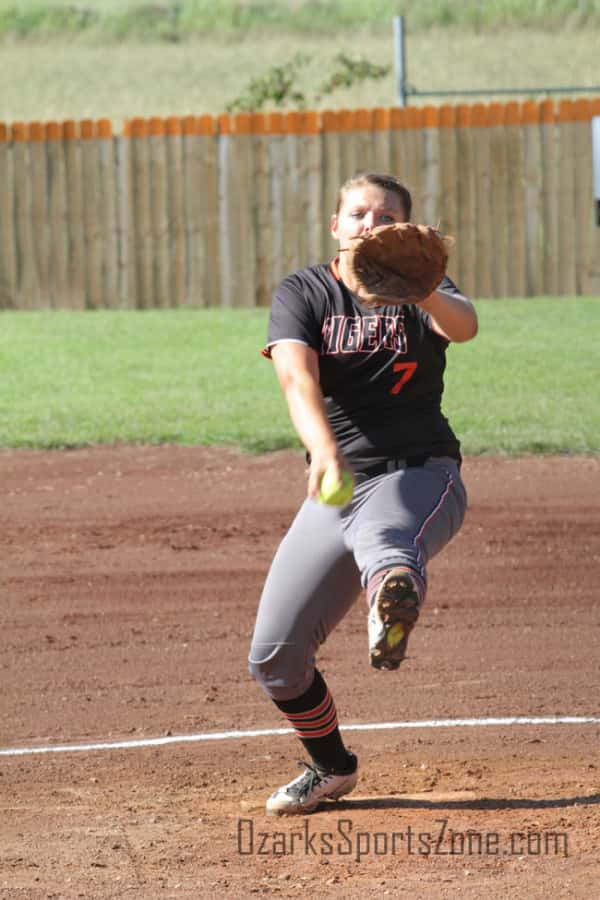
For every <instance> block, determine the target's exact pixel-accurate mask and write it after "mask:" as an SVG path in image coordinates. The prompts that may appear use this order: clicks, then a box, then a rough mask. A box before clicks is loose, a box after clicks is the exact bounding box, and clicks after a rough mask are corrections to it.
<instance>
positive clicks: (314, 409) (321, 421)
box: [284, 373, 337, 456]
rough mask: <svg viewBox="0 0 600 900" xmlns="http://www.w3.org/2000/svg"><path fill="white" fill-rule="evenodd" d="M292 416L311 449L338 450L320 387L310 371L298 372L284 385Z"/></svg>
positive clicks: (302, 438)
mask: <svg viewBox="0 0 600 900" xmlns="http://www.w3.org/2000/svg"><path fill="white" fill-rule="evenodd" d="M284 393H285V398H286V400H287V405H288V409H289V412H290V418H291V420H292V422H293V424H294V428H295V429H296V431H297V433H298V436H299V438H300V440H301V441H302V443H303V444H304V446H305V447H306V449H307V450H308V452H309V453H310V454H311V455H313V456H315V455H317V454H318V455H322V454H323V453H325V452H327V451H329V452H330V453H331V454H332V455H336V453H337V443H336V440H335V437H334V435H333V432H332V430H331V427H330V425H329V422H328V419H327V413H326V410H325V402H324V400H323V394H322V392H321V388H320V387H319V385H318V384H317V382H316V381H315V380H314V379H313V378H312V377H311V376H310V375H308V374H305V373H299V374H297V375H295V376H293V377H292V378H290V379H289V381H288V383H287V384H286V385H285V387H284Z"/></svg>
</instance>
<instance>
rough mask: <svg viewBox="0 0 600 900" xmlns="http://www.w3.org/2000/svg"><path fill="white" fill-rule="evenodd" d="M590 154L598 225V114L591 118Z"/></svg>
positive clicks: (599, 142)
mask: <svg viewBox="0 0 600 900" xmlns="http://www.w3.org/2000/svg"><path fill="white" fill-rule="evenodd" d="M592 154H593V167H594V203H595V206H596V225H600V116H594V117H593V118H592Z"/></svg>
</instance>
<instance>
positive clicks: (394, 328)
mask: <svg viewBox="0 0 600 900" xmlns="http://www.w3.org/2000/svg"><path fill="white" fill-rule="evenodd" d="M377 350H391V351H392V352H394V353H406V350H407V341H406V328H405V324H404V312H400V313H399V314H398V315H396V316H383V315H377V314H374V315H372V316H365V315H363V316H347V315H345V316H328V317H327V318H326V319H324V321H323V329H322V342H321V351H320V352H321V354H322V355H323V356H334V355H337V354H338V353H374V352H376V351H377Z"/></svg>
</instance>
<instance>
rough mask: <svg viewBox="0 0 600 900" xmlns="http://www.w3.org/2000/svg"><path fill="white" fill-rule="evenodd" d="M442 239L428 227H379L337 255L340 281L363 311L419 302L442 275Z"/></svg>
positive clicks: (444, 251)
mask: <svg viewBox="0 0 600 900" xmlns="http://www.w3.org/2000/svg"><path fill="white" fill-rule="evenodd" d="M446 240H447V239H445V238H443V237H442V235H441V234H440V233H439V231H437V230H436V229H435V228H430V227H429V226H427V225H414V224H413V223H412V222H399V223H396V224H395V225H380V226H378V227H377V228H374V229H373V230H372V231H371V232H369V234H367V235H365V236H360V237H357V238H353V239H352V241H351V243H350V245H349V246H348V247H345V248H343V250H342V251H341V252H343V253H344V254H345V258H344V281H345V282H346V284H347V286H348V287H349V288H350V290H351V291H354V293H355V294H357V295H358V296H359V297H360V299H361V301H362V302H363V303H364V305H365V306H368V307H373V306H385V305H389V304H395V303H397V304H401V303H419V302H420V301H421V300H424V299H425V298H426V297H428V296H429V295H430V294H432V293H433V291H434V290H435V289H436V288H437V287H438V285H439V284H440V282H441V281H442V279H443V277H444V275H445V274H446V266H447V264H448V250H447V248H446V243H445V241H446Z"/></svg>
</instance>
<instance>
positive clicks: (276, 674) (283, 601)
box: [248, 457, 467, 700]
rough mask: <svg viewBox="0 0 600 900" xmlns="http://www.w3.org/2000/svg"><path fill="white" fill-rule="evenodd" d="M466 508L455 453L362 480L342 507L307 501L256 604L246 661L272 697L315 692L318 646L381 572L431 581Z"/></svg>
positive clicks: (311, 500)
mask: <svg viewBox="0 0 600 900" xmlns="http://www.w3.org/2000/svg"><path fill="white" fill-rule="evenodd" d="M466 506H467V497H466V491H465V488H464V485H463V482H462V480H461V477H460V472H459V468H458V465H457V464H456V462H455V461H454V460H453V459H451V458H450V457H439V458H430V459H429V460H428V461H427V462H426V463H425V465H424V466H422V467H415V468H404V467H401V468H399V469H398V470H397V471H393V472H390V473H384V474H382V475H378V476H377V477H375V478H371V479H369V480H367V481H364V482H363V483H361V484H358V485H357V487H356V489H355V492H354V497H353V499H352V502H351V503H350V504H349V505H348V506H346V507H343V508H341V509H340V508H339V507H333V506H327V505H325V504H323V503H319V502H318V501H316V500H313V499H311V498H307V499H306V500H305V502H304V503H303V504H302V506H301V508H300V510H299V512H298V514H297V516H296V518H295V519H294V521H293V523H292V525H291V527H290V529H289V531H288V533H287V534H286V536H285V537H284V539H283V541H282V542H281V544H280V545H279V548H278V550H277V552H276V554H275V557H274V559H273V563H272V565H271V569H270V571H269V574H268V576H267V579H266V581H265V585H264V588H263V592H262V596H261V599H260V604H259V607H258V614H257V618H256V625H255V629H254V636H253V638H252V644H251V647H250V654H249V660H248V662H249V670H250V673H251V674H252V675H253V676H254V677H255V678H256V679H257V681H258V682H259V684H260V685H261V686H262V687H263V688H264V690H265V691H266V693H267V694H269V696H270V697H272V698H273V699H274V700H291V699H293V698H295V697H299V696H301V695H302V694H303V693H305V692H306V691H307V690H308V688H309V687H310V685H311V684H312V681H313V678H314V668H315V653H316V651H317V649H318V647H319V646H320V645H321V644H322V643H324V641H325V640H326V639H327V636H328V635H329V634H330V632H331V631H332V630H333V629H334V628H335V626H336V625H337V624H338V622H340V621H341V619H342V618H343V617H344V616H345V615H346V613H347V612H348V610H349V609H350V607H351V606H352V605H353V603H354V602H355V601H356V599H357V598H358V596H359V594H360V592H361V589H362V588H365V587H366V586H367V584H368V583H369V581H370V580H371V579H372V578H373V576H374V575H376V574H377V572H380V571H381V570H382V569H388V568H391V567H394V566H406V567H408V568H410V569H411V570H412V571H413V572H415V573H416V574H417V575H418V576H420V578H421V580H422V583H423V584H424V585H426V584H427V573H426V565H427V562H428V560H429V559H431V557H433V556H434V555H435V554H436V553H439V552H440V550H442V549H443V548H444V547H445V545H446V544H447V543H448V541H449V540H450V539H451V538H452V537H453V535H454V534H456V532H457V531H458V529H459V528H460V526H461V524H462V521H463V518H464V514H465V511H466ZM422 599H424V597H423V598H422ZM365 656H366V648H365Z"/></svg>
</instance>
